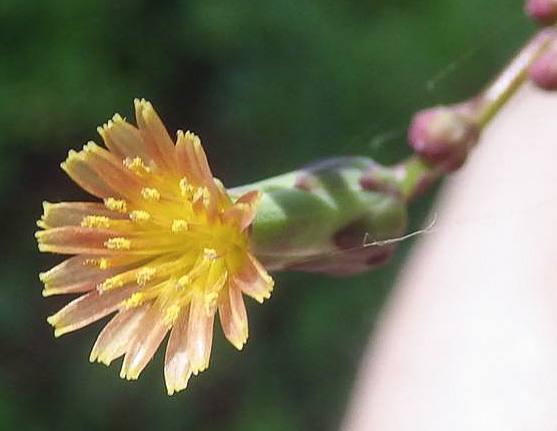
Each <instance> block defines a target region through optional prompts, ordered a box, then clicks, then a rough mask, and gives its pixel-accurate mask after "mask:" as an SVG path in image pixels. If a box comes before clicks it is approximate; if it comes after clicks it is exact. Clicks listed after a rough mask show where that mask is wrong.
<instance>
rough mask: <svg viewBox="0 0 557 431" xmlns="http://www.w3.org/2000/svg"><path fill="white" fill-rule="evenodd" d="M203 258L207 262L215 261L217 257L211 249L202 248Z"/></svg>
mask: <svg viewBox="0 0 557 431" xmlns="http://www.w3.org/2000/svg"><path fill="white" fill-rule="evenodd" d="M203 257H205V258H206V259H208V260H215V259H216V258H217V257H218V255H217V251H216V250H215V249H212V248H204V249H203Z"/></svg>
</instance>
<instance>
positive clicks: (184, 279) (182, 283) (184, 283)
mask: <svg viewBox="0 0 557 431" xmlns="http://www.w3.org/2000/svg"><path fill="white" fill-rule="evenodd" d="M191 282H192V278H191V277H190V276H189V275H188V274H186V275H183V276H181V277H180V278H179V279H178V282H177V283H176V287H177V288H184V287H188V286H189V285H191Z"/></svg>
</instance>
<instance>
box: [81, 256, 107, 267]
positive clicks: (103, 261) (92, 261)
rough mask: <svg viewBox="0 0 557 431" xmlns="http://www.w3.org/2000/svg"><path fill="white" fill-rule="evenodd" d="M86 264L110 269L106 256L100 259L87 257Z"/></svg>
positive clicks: (84, 262)
mask: <svg viewBox="0 0 557 431" xmlns="http://www.w3.org/2000/svg"><path fill="white" fill-rule="evenodd" d="M83 264H84V265H88V266H96V267H97V268H99V269H108V259H107V258H106V257H101V258H98V259H85V260H84V261H83Z"/></svg>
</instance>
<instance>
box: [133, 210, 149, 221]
mask: <svg viewBox="0 0 557 431" xmlns="http://www.w3.org/2000/svg"><path fill="white" fill-rule="evenodd" d="M150 218H151V214H149V213H148V212H147V211H142V210H135V211H131V212H130V220H131V221H135V222H145V221H147V220H149V219H150Z"/></svg>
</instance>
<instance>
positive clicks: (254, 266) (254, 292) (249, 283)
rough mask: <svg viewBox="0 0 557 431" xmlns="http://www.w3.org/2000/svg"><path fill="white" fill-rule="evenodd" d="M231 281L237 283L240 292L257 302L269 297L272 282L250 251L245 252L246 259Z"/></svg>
mask: <svg viewBox="0 0 557 431" xmlns="http://www.w3.org/2000/svg"><path fill="white" fill-rule="evenodd" d="M233 282H234V283H236V284H238V286H239V287H240V289H241V290H242V292H244V293H245V294H246V295H248V296H251V297H252V298H253V299H255V300H256V301H258V302H263V301H264V300H265V299H268V298H270V297H271V292H272V291H273V284H274V282H273V279H272V278H271V277H270V276H269V274H267V271H265V268H263V266H262V265H261V264H260V263H259V262H258V261H257V259H256V258H255V257H254V256H253V255H252V254H251V253H248V254H247V258H246V261H245V263H244V265H243V266H242V267H241V268H240V270H239V271H238V273H237V274H235V276H234V277H233Z"/></svg>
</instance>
